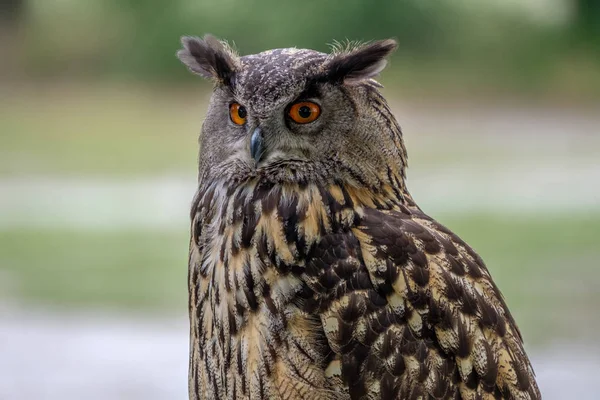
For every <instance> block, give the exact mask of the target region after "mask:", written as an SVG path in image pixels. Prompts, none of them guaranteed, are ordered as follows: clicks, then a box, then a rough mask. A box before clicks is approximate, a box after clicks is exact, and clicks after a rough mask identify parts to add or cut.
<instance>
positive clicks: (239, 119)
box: [229, 103, 248, 125]
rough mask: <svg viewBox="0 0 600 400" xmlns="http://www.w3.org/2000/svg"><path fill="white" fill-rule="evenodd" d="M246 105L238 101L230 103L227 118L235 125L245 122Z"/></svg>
mask: <svg viewBox="0 0 600 400" xmlns="http://www.w3.org/2000/svg"><path fill="white" fill-rule="evenodd" d="M247 115H248V113H247V112H246V107H244V106H243V105H241V104H239V103H231V105H230V106H229V118H231V121H233V123H234V124H236V125H244V124H245V123H246V116H247Z"/></svg>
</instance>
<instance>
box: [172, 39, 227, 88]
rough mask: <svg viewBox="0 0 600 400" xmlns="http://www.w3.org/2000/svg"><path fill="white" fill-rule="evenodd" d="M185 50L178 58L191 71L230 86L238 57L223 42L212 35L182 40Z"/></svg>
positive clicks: (179, 52)
mask: <svg viewBox="0 0 600 400" xmlns="http://www.w3.org/2000/svg"><path fill="white" fill-rule="evenodd" d="M181 44H183V49H181V50H179V51H178V52H177V57H178V58H179V59H180V60H181V62H182V63H184V64H185V65H186V67H188V69H189V70H190V71H192V72H193V73H195V74H198V75H200V76H203V77H204V78H208V79H213V80H215V81H217V82H221V83H224V84H230V83H231V79H232V77H233V74H234V73H235V71H236V67H237V64H238V58H237V55H236V54H235V53H234V52H233V51H232V50H231V49H230V48H229V47H228V46H227V45H226V44H225V43H223V42H221V41H220V40H218V39H217V38H215V37H214V36H212V35H205V36H204V38H202V39H200V38H197V37H191V36H184V37H182V38H181Z"/></svg>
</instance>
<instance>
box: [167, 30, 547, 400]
mask: <svg viewBox="0 0 600 400" xmlns="http://www.w3.org/2000/svg"><path fill="white" fill-rule="evenodd" d="M182 43H183V49H181V50H180V51H179V52H178V57H179V59H180V60H181V61H182V62H183V63H184V64H185V65H186V66H187V68H188V69H189V70H191V71H192V72H194V73H196V74H198V75H201V76H202V77H205V78H208V79H210V80H212V81H213V82H214V89H213V91H212V97H211V99H210V104H209V106H208V111H207V114H206V119H205V120H204V123H203V125H202V131H201V134H200V153H199V171H198V189H197V192H196V194H195V197H194V199H193V203H192V208H191V240H190V248H189V274H188V284H189V318H190V358H189V361H190V363H189V396H190V399H289V400H296V399H339V400H346V399H372V400H374V399H522V400H525V399H540V398H541V395H540V392H539V389H538V387H537V384H536V382H535V377H534V371H533V369H532V367H531V364H530V362H529V360H528V358H527V355H526V353H525V351H524V348H523V339H522V337H521V334H520V332H519V329H518V328H517V325H516V323H515V321H514V319H513V317H512V316H511V314H510V312H509V310H508V308H507V306H506V303H505V301H504V299H503V297H502V295H501V294H500V291H499V290H498V287H497V286H496V285H495V284H494V282H493V280H492V278H491V276H490V273H489V271H488V270H487V268H486V266H485V264H484V262H483V260H482V259H481V257H480V256H479V255H478V254H477V253H476V252H475V251H474V250H473V249H472V248H471V247H470V246H469V245H468V244H467V243H465V242H464V241H463V240H461V239H460V238H459V237H458V236H457V235H455V234H454V233H453V232H452V231H450V230H449V229H448V228H446V227H444V226H443V225H441V224H440V223H438V222H437V221H436V220H434V219H433V218H431V217H430V216H428V215H427V214H425V213H424V212H423V211H422V210H421V209H420V208H419V206H418V205H417V204H416V203H415V201H414V200H413V198H412V196H411V195H410V192H409V190H408V189H407V187H406V182H405V177H406V167H407V156H406V149H405V146H404V142H403V137H402V132H401V130H400V126H399V125H398V122H397V121H396V119H395V117H394V115H393V114H392V112H391V111H390V108H389V106H388V104H387V102H386V100H385V98H384V97H383V96H382V94H381V92H380V88H381V85H380V84H379V83H377V81H375V80H374V79H375V78H376V76H377V75H378V74H379V73H380V72H381V71H382V70H383V68H384V67H385V65H386V59H387V57H388V56H389V55H390V53H392V52H393V51H394V49H395V48H396V42H395V41H394V40H383V41H377V42H372V43H368V44H362V45H358V44H354V45H349V46H345V47H339V46H338V48H334V49H333V51H332V52H331V53H330V54H324V53H321V52H317V51H313V50H304V49H296V48H286V49H276V50H269V51H265V52H262V53H259V54H255V55H247V56H243V57H242V56H238V55H237V54H236V53H235V52H234V51H233V50H232V49H231V48H230V47H229V46H227V44H226V43H225V42H222V41H219V40H217V39H216V38H214V37H212V36H209V35H207V36H205V37H204V38H202V39H200V38H195V37H184V38H183V40H182Z"/></svg>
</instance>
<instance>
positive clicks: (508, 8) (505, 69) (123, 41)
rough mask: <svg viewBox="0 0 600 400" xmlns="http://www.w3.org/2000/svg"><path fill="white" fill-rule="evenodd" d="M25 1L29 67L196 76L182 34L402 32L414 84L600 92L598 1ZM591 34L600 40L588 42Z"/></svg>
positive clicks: (284, 42) (323, 46)
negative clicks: (182, 49) (178, 54)
mask: <svg viewBox="0 0 600 400" xmlns="http://www.w3.org/2000/svg"><path fill="white" fill-rule="evenodd" d="M4 1H5V2H7V4H8V2H13V3H15V4H16V3H18V2H19V1H17V0H10V1H9V0H4ZM21 1H23V2H24V3H23V4H25V6H24V7H23V10H24V11H23V12H22V13H20V14H19V15H21V19H22V21H21V23H20V24H19V31H20V35H19V38H20V40H21V42H19V43H20V44H21V45H20V46H19V47H20V50H19V51H16V52H15V56H16V57H18V58H19V59H20V61H21V65H20V68H18V70H19V71H20V73H21V74H22V75H25V76H27V77H28V78H31V77H36V76H37V77H48V76H50V77H65V76H68V77H72V76H81V75H85V76H89V75H91V76H106V75H109V76H113V77H114V76H117V77H119V76H120V77H123V78H127V79H131V78H132V77H135V79H141V80H157V79H160V80H163V79H165V80H173V79H180V78H182V77H186V76H188V75H187V74H186V71H185V70H184V69H183V68H181V66H180V65H179V63H178V61H177V60H176V59H175V57H174V53H175V51H176V49H177V48H178V47H179V38H180V36H181V35H185V34H188V35H203V34H204V33H207V32H209V33H212V34H215V35H217V36H219V37H222V38H226V39H227V40H229V41H231V42H233V43H234V44H235V46H236V47H237V48H238V49H239V50H240V52H241V53H243V54H248V53H253V52H258V51H261V50H264V49H267V48H274V47H291V46H296V47H308V48H314V49H318V50H323V51H326V50H327V49H328V47H327V43H332V42H333V41H334V40H339V41H342V40H345V39H349V40H372V39H379V38H385V37H395V38H397V39H398V41H399V43H400V47H399V51H398V52H397V54H396V56H395V62H394V63H393V69H394V71H396V72H397V74H398V75H397V76H398V77H400V78H401V79H398V81H399V82H403V83H404V84H407V85H410V83H409V82H414V81H420V82H422V81H423V79H422V76H421V75H420V73H421V74H425V75H426V76H428V79H427V80H428V81H429V83H430V84H431V85H432V86H436V85H438V84H446V85H450V86H452V85H453V84H454V85H457V86H463V85H466V86H478V87H484V88H485V87H491V88H494V87H496V88H497V87H503V86H505V85H507V84H508V85H509V86H510V87H511V90H512V89H514V88H520V89H521V90H525V91H526V90H528V89H541V90H555V89H557V90H558V91H559V92H560V93H562V92H563V91H564V89H565V88H567V89H568V90H567V91H574V92H576V93H578V92H583V93H588V94H589V93H598V92H600V83H599V82H600V72H598V71H600V55H599V54H600V51H597V49H596V47H598V46H599V45H600V44H599V42H598V39H597V38H598V37H600V34H598V32H599V29H600V28H598V27H599V26H600V12H599V11H598V8H599V6H598V5H597V2H596V1H594V0H577V1H575V0H546V1H545V3H546V4H545V6H538V7H537V8H532V7H529V8H527V7H525V5H526V3H527V2H526V3H524V4H520V3H518V2H508V3H507V2H500V1H496V0H493V1H492V0H490V1H486V2H477V1H473V0H463V1H450V0H437V1H433V0H403V1H387V0H373V1H359V0H332V1H318V0H303V1H296V2H280V1H276V0H253V1H242V0H224V1H219V2H216V1H214V2H209V1H199V0H172V1H162V0H95V1H85V2H81V1H76V0H62V1H53V2H49V1H46V0H29V1H26V0H21ZM583 44H585V45H586V46H587V47H588V48H589V47H592V48H594V50H593V51H587V50H586V51H585V52H581V51H578V50H577V49H579V48H581V45H583ZM449 77H451V78H449ZM413 84H414V83H413Z"/></svg>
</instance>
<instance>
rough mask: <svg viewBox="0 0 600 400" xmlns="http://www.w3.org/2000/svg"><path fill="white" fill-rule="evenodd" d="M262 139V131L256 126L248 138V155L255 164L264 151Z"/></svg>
mask: <svg viewBox="0 0 600 400" xmlns="http://www.w3.org/2000/svg"><path fill="white" fill-rule="evenodd" d="M263 141H264V140H263V135H262V131H261V130H260V128H256V129H255V130H254V132H252V137H251V138H250V155H251V156H252V158H253V159H254V161H255V162H256V163H257V164H258V162H259V161H260V159H261V157H262V156H263V153H264V144H263Z"/></svg>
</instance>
